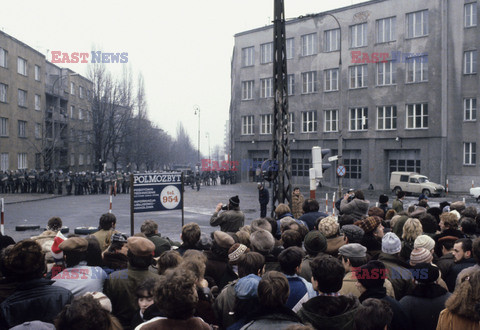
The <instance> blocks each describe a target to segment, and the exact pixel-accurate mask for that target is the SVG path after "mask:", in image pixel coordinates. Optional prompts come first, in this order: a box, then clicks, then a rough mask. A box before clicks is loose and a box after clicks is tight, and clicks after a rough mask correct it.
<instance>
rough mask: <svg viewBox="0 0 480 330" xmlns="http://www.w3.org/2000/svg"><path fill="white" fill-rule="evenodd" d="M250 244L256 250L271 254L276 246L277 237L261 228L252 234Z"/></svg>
mask: <svg viewBox="0 0 480 330" xmlns="http://www.w3.org/2000/svg"><path fill="white" fill-rule="evenodd" d="M250 246H251V247H252V249H253V250H254V251H256V252H259V253H261V254H269V253H270V252H271V251H272V250H273V247H274V246H275V239H274V238H273V235H272V234H271V233H270V232H268V231H266V230H265V229H260V230H257V231H255V232H253V233H252V234H251V235H250Z"/></svg>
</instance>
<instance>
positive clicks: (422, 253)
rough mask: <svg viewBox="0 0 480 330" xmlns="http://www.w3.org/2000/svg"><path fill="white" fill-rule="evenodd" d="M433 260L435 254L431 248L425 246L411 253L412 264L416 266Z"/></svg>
mask: <svg viewBox="0 0 480 330" xmlns="http://www.w3.org/2000/svg"><path fill="white" fill-rule="evenodd" d="M432 260H433V256H432V254H431V253H430V251H429V250H427V249H425V248H417V249H413V250H412V252H411V253H410V265H412V266H415V265H416V264H421V263H430V262H432Z"/></svg>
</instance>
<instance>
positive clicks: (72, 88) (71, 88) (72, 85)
mask: <svg viewBox="0 0 480 330" xmlns="http://www.w3.org/2000/svg"><path fill="white" fill-rule="evenodd" d="M70 94H72V95H75V84H74V83H73V82H70Z"/></svg>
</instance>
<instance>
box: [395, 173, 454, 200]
mask: <svg viewBox="0 0 480 330" xmlns="http://www.w3.org/2000/svg"><path fill="white" fill-rule="evenodd" d="M390 189H391V190H392V191H393V192H394V193H395V194H396V193H397V192H398V191H404V192H406V193H407V194H416V195H420V194H424V195H425V196H427V197H429V196H433V195H438V196H441V195H443V193H444V192H445V187H444V186H442V185H440V184H438V183H434V182H430V181H428V178H427V177H426V176H425V175H421V174H419V173H416V172H392V174H391V175H390Z"/></svg>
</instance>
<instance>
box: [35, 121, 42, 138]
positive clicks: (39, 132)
mask: <svg viewBox="0 0 480 330" xmlns="http://www.w3.org/2000/svg"><path fill="white" fill-rule="evenodd" d="M35 138H36V139H41V138H42V124H39V123H35Z"/></svg>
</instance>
